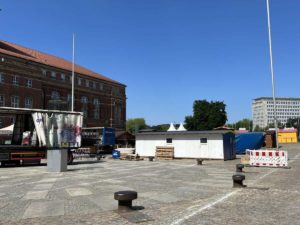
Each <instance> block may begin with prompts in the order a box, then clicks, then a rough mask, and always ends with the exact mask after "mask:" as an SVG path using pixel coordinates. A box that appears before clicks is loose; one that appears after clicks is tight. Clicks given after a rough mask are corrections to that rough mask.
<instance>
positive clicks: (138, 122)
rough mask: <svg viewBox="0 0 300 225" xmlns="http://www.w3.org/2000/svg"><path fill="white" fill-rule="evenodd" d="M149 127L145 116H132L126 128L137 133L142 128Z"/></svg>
mask: <svg viewBox="0 0 300 225" xmlns="http://www.w3.org/2000/svg"><path fill="white" fill-rule="evenodd" d="M145 128H147V125H146V122H145V119H144V118H132V119H128V120H127V121H126V130H127V131H129V132H130V133H133V134H135V133H137V132H138V131H139V130H141V129H145Z"/></svg>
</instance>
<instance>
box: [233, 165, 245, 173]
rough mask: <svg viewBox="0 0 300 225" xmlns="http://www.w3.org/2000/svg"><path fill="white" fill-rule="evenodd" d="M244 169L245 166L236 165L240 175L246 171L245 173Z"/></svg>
mask: <svg viewBox="0 0 300 225" xmlns="http://www.w3.org/2000/svg"><path fill="white" fill-rule="evenodd" d="M244 167H245V166H244V164H236V166H235V168H236V172H238V173H242V172H244V171H243V168H244Z"/></svg>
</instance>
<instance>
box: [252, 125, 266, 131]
mask: <svg viewBox="0 0 300 225" xmlns="http://www.w3.org/2000/svg"><path fill="white" fill-rule="evenodd" d="M263 130H264V129H263V128H261V127H260V126H258V125H256V126H255V127H254V131H255V132H258V131H263Z"/></svg>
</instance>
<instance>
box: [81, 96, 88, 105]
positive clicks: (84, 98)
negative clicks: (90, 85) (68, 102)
mask: <svg viewBox="0 0 300 225" xmlns="http://www.w3.org/2000/svg"><path fill="white" fill-rule="evenodd" d="M80 102H81V103H84V104H87V103H88V98H87V97H86V96H82V97H81V100H80Z"/></svg>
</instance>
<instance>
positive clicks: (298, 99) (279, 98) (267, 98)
mask: <svg viewBox="0 0 300 225" xmlns="http://www.w3.org/2000/svg"><path fill="white" fill-rule="evenodd" d="M275 99H276V100H297V101H300V98H292V97H276V98H275ZM253 100H254V101H259V100H273V98H272V97H259V98H255V99H253Z"/></svg>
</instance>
